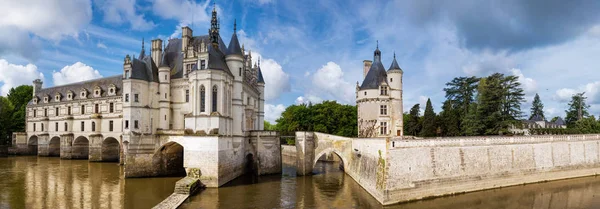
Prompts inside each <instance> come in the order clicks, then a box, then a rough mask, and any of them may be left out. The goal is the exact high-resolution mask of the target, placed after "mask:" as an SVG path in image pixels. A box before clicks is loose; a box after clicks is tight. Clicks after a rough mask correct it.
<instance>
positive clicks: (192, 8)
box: [152, 0, 218, 37]
mask: <svg viewBox="0 0 600 209" xmlns="http://www.w3.org/2000/svg"><path fill="white" fill-rule="evenodd" d="M209 3H210V1H205V2H204V3H202V4H200V3H197V2H196V1H189V0H156V1H154V3H153V4H152V11H153V12H154V14H155V15H157V16H160V17H162V18H165V19H173V20H177V21H179V25H178V28H175V32H174V34H173V35H177V31H178V30H181V27H182V26H189V25H192V24H198V23H206V22H208V21H209V20H210V16H209V13H208V12H207V7H208V5H209ZM217 10H218V9H217ZM179 34H180V32H179ZM173 35H172V36H171V37H173Z"/></svg>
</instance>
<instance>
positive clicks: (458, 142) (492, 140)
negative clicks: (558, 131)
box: [391, 134, 600, 149]
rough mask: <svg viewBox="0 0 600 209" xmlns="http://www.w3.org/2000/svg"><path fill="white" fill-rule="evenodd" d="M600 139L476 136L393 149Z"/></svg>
mask: <svg viewBox="0 0 600 209" xmlns="http://www.w3.org/2000/svg"><path fill="white" fill-rule="evenodd" d="M597 139H600V134H585V135H583V134H582V135H541V136H511V137H507V136H475V137H452V138H436V139H414V140H403V139H394V140H392V141H391V143H392V144H391V148H392V149H398V148H410V147H440V146H442V147H443V146H448V147H455V146H485V145H503V144H534V143H546V142H561V141H585V140H597Z"/></svg>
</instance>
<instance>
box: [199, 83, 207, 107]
mask: <svg viewBox="0 0 600 209" xmlns="http://www.w3.org/2000/svg"><path fill="white" fill-rule="evenodd" d="M205 105H206V90H205V89H204V85H202V86H200V112H206V106H205Z"/></svg>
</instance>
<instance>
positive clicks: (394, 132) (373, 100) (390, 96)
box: [356, 43, 404, 137]
mask: <svg viewBox="0 0 600 209" xmlns="http://www.w3.org/2000/svg"><path fill="white" fill-rule="evenodd" d="M363 64H364V66H363V78H364V80H363V82H362V84H361V85H358V83H356V108H357V109H358V130H359V131H358V132H359V137H394V136H403V135H404V133H403V121H402V119H403V118H402V116H403V113H402V109H403V108H402V75H403V73H404V72H403V71H402V69H400V66H399V65H398V62H397V61H396V54H394V60H393V61H392V64H391V65H390V67H389V69H388V70H387V71H386V70H385V67H383V64H382V62H381V51H379V43H378V44H377V49H375V52H373V61H371V60H365V61H363Z"/></svg>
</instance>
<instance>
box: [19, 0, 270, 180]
mask: <svg viewBox="0 0 600 209" xmlns="http://www.w3.org/2000/svg"><path fill="white" fill-rule="evenodd" d="M219 28H220V24H219V21H218V19H217V12H216V10H214V9H213V11H212V20H211V27H210V29H209V30H208V34H207V35H201V36H194V34H193V31H192V29H190V28H189V27H183V28H182V36H181V38H175V39H170V40H168V41H165V42H163V41H162V40H160V39H156V40H152V44H151V47H150V54H149V55H148V54H146V51H145V50H146V49H145V48H144V44H143V42H142V49H141V52H140V54H139V56H138V57H131V56H129V55H127V56H125V58H124V60H123V74H122V75H117V76H112V77H106V78H101V79H96V80H89V81H84V82H79V83H72V84H68V85H64V86H55V87H51V88H42V82H41V81H40V80H35V81H34V92H33V94H34V95H33V100H32V101H31V102H30V103H29V104H28V106H27V122H26V124H27V125H26V126H27V128H26V136H17V137H14V138H15V139H14V140H18V139H19V138H24V139H25V140H26V141H23V142H17V141H15V142H14V144H17V145H19V144H22V145H21V147H19V148H18V149H20V152H27V153H30V154H31V153H37V154H38V155H40V156H60V157H61V158H64V159H89V160H90V161H120V162H121V163H124V164H125V172H126V176H128V177H137V176H156V175H163V174H165V175H167V174H171V173H172V172H175V171H179V172H180V173H181V171H182V169H179V170H178V169H173V168H172V167H174V166H175V167H185V169H186V171H187V173H188V175H190V169H192V168H194V169H196V170H195V171H194V172H198V171H199V170H198V169H203V170H202V171H201V173H202V175H203V177H204V178H208V179H209V180H207V181H203V183H205V184H208V185H209V186H220V185H222V184H223V183H225V182H227V181H229V180H231V179H233V178H235V177H237V176H238V175H241V174H242V173H243V172H247V171H244V170H243V169H238V167H240V168H243V165H244V164H248V163H252V161H254V160H256V161H258V160H259V158H261V156H259V155H261V153H259V152H260V151H258V150H260V149H261V145H262V142H265V141H264V140H266V138H269V137H270V138H269V139H270V140H268V141H269V142H268V143H276V144H279V139H278V136H277V133H274V132H260V131H261V130H263V128H264V127H263V126H264V123H263V121H264V88H265V82H264V79H263V75H262V72H261V69H260V60H258V62H257V63H258V64H253V60H252V55H251V52H247V53H246V51H245V50H244V47H243V46H242V45H240V43H239V41H238V37H237V35H236V33H235V30H236V25H235V23H234V33H233V35H232V37H231V40H230V42H229V44H228V45H225V43H224V42H223V40H222V39H221V36H220V34H219ZM260 136H263V138H262V139H260V140H259V139H258V138H260ZM261 140H262V141H261ZM244 142H245V143H244ZM268 143H267V144H268ZM23 145H25V146H23ZM183 149H185V152H183ZM227 151H232V152H231V153H228V152H227ZM184 153H185V156H187V155H188V154H190V156H194V157H195V158H196V159H193V158H189V159H185V160H184V159H183V158H184ZM248 155H250V156H248ZM200 156H202V158H203V159H202V160H198V159H197V158H198V157H200ZM171 161H173V162H171ZM263 162H264V161H263ZM223 164H226V165H228V166H223ZM278 166H280V164H279V165H278ZM223 169H224V170H223ZM228 169H229V170H228ZM257 169H259V170H260V165H258V168H257ZM274 170H276V169H274ZM279 170H280V169H279ZM258 172H259V173H265V172H267V171H264V169H263V170H262V171H258ZM276 172H279V171H276Z"/></svg>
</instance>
